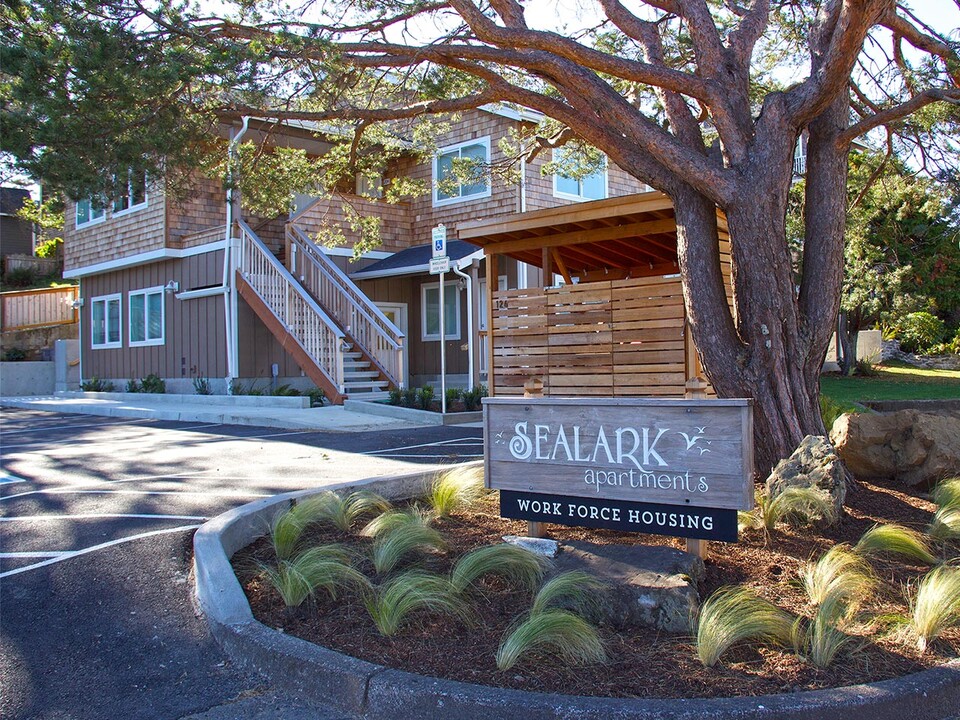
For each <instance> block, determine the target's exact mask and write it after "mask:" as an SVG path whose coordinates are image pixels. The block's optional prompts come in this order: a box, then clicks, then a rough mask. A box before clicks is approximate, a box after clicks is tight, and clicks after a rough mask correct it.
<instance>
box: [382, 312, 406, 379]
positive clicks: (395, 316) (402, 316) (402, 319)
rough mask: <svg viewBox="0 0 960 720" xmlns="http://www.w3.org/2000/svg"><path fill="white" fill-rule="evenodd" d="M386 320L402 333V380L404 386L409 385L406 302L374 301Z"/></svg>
mask: <svg viewBox="0 0 960 720" xmlns="http://www.w3.org/2000/svg"><path fill="white" fill-rule="evenodd" d="M376 306H377V307H378V308H380V312H382V313H383V314H384V315H385V316H386V318H387V320H389V321H390V322H392V323H393V324H394V325H396V326H397V327H398V328H400V332H402V333H403V336H404V341H403V377H402V378H400V379H401V380H402V381H403V386H404V387H410V333H409V331H408V329H407V304H406V303H379V302H378V303H376Z"/></svg>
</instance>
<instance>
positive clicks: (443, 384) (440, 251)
mask: <svg viewBox="0 0 960 720" xmlns="http://www.w3.org/2000/svg"><path fill="white" fill-rule="evenodd" d="M432 239H433V258H432V259H431V260H430V274H431V275H439V276H440V412H441V413H443V414H444V415H446V414H447V348H446V344H447V343H446V324H447V323H446V319H447V318H446V314H445V312H444V307H443V304H444V303H443V300H444V298H443V296H444V292H443V276H444V274H445V273H446V272H447V271H448V270H449V269H450V257H449V256H448V255H447V228H446V226H445V225H444V224H442V223H441V224H440V225H437V226H436V227H435V228H433V232H432Z"/></svg>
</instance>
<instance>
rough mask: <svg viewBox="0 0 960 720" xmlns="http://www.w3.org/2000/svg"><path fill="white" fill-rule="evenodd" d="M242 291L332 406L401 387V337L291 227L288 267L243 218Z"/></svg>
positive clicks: (239, 271) (239, 270)
mask: <svg viewBox="0 0 960 720" xmlns="http://www.w3.org/2000/svg"><path fill="white" fill-rule="evenodd" d="M238 224H239V227H240V253H239V262H238V268H237V278H236V281H237V289H238V290H239V292H240V295H241V296H242V297H243V298H244V300H246V302H247V304H248V305H250V307H251V308H252V309H253V311H254V312H255V313H256V314H257V316H258V317H259V318H260V319H261V321H263V323H264V324H265V325H266V326H267V328H268V329H269V330H270V331H271V333H272V334H273V335H274V337H276V338H277V340H278V341H279V342H280V344H281V345H282V346H283V348H284V349H285V350H286V351H287V352H289V353H290V354H291V355H292V356H293V357H294V359H295V360H296V361H297V364H298V365H300V367H301V368H302V369H303V371H304V373H305V374H306V375H307V376H308V377H310V379H311V380H312V381H313V382H314V383H316V385H317V386H318V387H321V388H323V390H324V392H325V393H326V395H327V397H328V398H329V399H330V401H331V402H334V403H338V404H339V403H342V402H343V401H344V400H345V399H346V398H347V397H354V398H357V397H362V398H369V399H379V398H381V397H384V396H386V395H387V391H388V390H389V389H391V388H394V387H402V386H403V382H402V378H403V377H404V372H405V369H404V367H403V342H404V336H403V333H402V332H400V330H399V329H398V328H397V327H396V326H395V325H394V324H393V323H391V322H390V321H389V320H388V319H387V318H386V317H385V316H384V315H383V313H382V312H380V310H379V309H378V308H377V307H376V305H374V304H373V302H372V301H371V300H370V299H369V298H367V297H366V295H364V294H363V292H361V291H360V289H359V288H358V287H357V286H356V285H355V284H354V283H353V282H352V281H351V280H350V279H349V278H348V277H347V276H346V274H344V273H343V271H341V270H340V269H339V268H338V267H337V266H336V265H335V264H334V263H333V262H332V261H331V260H330V259H329V258H328V257H327V256H326V255H325V254H324V253H323V251H322V250H321V249H320V248H319V247H317V246H316V244H314V243H313V242H312V241H311V240H310V239H309V238H308V237H307V235H306V234H305V233H303V232H302V231H301V230H300V229H299V228H297V227H296V226H295V225H293V224H292V223H290V224H288V225H287V247H288V248H289V252H288V253H287V262H288V264H289V266H290V269H289V270H288V269H287V268H286V267H284V265H283V264H282V263H281V262H280V261H279V260H278V259H277V258H276V256H274V254H273V253H272V252H271V251H270V250H269V248H267V246H266V245H265V244H264V243H263V242H262V241H261V240H260V238H258V237H257V235H256V233H255V232H254V231H253V230H251V229H250V227H249V226H248V225H247V224H246V223H244V222H242V221H240V222H239V223H238Z"/></svg>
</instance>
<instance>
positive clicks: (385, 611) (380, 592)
mask: <svg viewBox="0 0 960 720" xmlns="http://www.w3.org/2000/svg"><path fill="white" fill-rule="evenodd" d="M364 604H365V605H366V607H367V612H369V613H370V617H371V618H373V623H374V625H376V626H377V630H379V631H380V634H381V635H385V636H388V637H389V636H391V635H394V634H395V633H396V632H397V630H399V629H400V627H401V626H402V625H403V623H404V621H406V620H407V618H408V616H409V615H410V614H411V613H413V612H416V611H418V610H428V611H430V612H433V613H439V614H442V615H450V616H453V617H454V618H457V619H459V620H461V621H463V622H468V621H469V619H470V615H469V609H468V606H467V604H466V602H465V601H464V599H463V597H462V596H461V595H460V593H458V592H456V591H455V590H454V589H453V588H452V587H451V585H450V582H449V581H448V580H447V579H446V578H445V577H442V576H440V575H436V574H433V573H426V572H421V571H419V570H410V571H408V572H405V573H403V574H401V575H397V576H396V577H395V578H393V579H392V580H390V581H389V582H387V583H386V584H385V585H383V586H382V587H379V588H377V589H376V590H375V591H374V592H372V593H368V594H367V596H366V597H365V598H364Z"/></svg>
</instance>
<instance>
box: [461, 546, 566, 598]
mask: <svg viewBox="0 0 960 720" xmlns="http://www.w3.org/2000/svg"><path fill="white" fill-rule="evenodd" d="M546 569H547V559H546V558H544V557H543V556H541V555H537V554H536V553H532V552H530V551H529V550H524V549H523V548H521V547H517V546H516V545H510V544H508V543H501V544H499V545H490V546H488V547H483V548H480V549H478V550H474V551H472V552H469V553H467V554H466V555H464V556H463V557H461V558H460V559H459V560H457V562H456V564H455V565H454V566H453V570H451V572H450V584H451V585H452V586H453V588H454V589H455V590H456V591H457V592H463V591H464V590H466V589H467V588H468V587H469V586H470V585H472V584H473V583H475V582H476V581H477V580H479V579H480V578H481V577H483V576H484V575H499V576H500V577H502V578H503V579H504V580H506V581H507V582H508V583H509V584H510V585H511V586H514V587H520V588H524V589H526V590H530V591H531V592H532V591H533V590H534V589H535V588H536V587H537V585H539V584H540V581H541V580H543V574H544V572H546Z"/></svg>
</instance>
